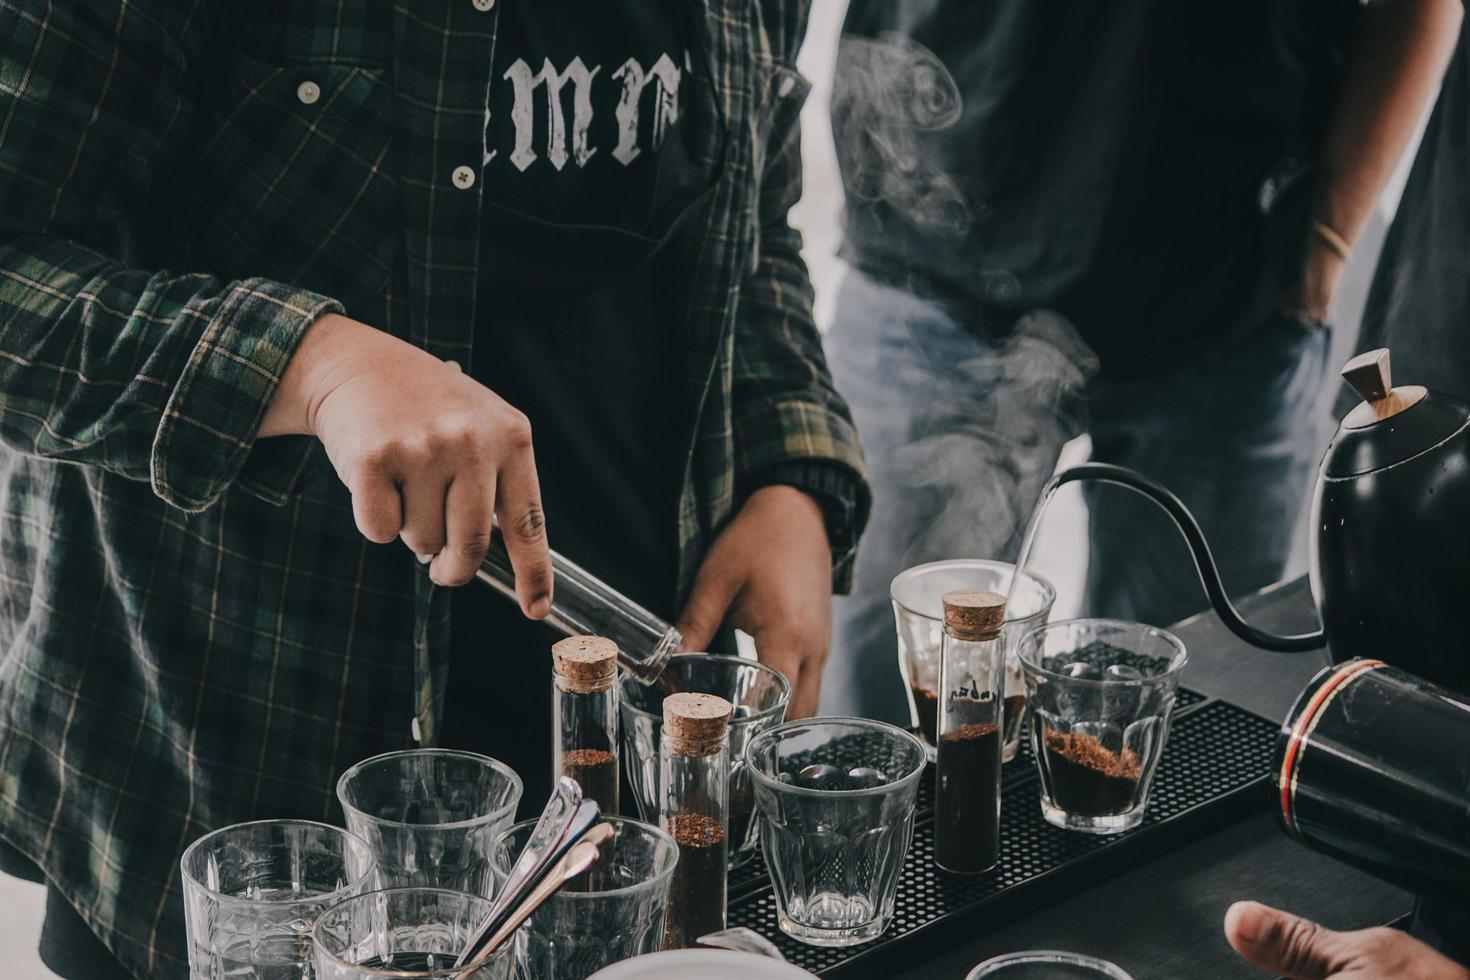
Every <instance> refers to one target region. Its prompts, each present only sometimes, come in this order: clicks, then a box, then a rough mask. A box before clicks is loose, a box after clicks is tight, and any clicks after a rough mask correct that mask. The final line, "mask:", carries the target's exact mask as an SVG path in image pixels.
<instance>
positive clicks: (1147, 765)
mask: <svg viewBox="0 0 1470 980" xmlns="http://www.w3.org/2000/svg"><path fill="white" fill-rule="evenodd" d="M1020 658H1021V669H1022V670H1023V671H1024V672H1025V675H1026V690H1027V697H1028V699H1029V701H1030V706H1029V712H1030V713H1029V717H1030V720H1031V721H1030V732H1031V749H1032V752H1034V753H1035V756H1036V768H1037V770H1038V771H1039V772H1040V774H1041V813H1042V816H1044V817H1045V818H1046V820H1047V822H1049V823H1052V824H1055V825H1056V826H1058V827H1063V828H1066V829H1068V830H1080V831H1083V832H1085V833H1090V834H1116V833H1119V832H1121V831H1124V830H1129V829H1131V828H1133V827H1136V826H1138V824H1139V823H1140V822H1142V820H1143V813H1144V809H1145V807H1147V805H1148V793H1149V788H1150V787H1151V786H1152V785H1153V778H1154V771H1155V770H1156V769H1158V766H1159V759H1160V758H1161V757H1162V756H1163V754H1164V743H1165V742H1166V741H1167V740H1168V737H1169V720H1170V716H1171V715H1172V713H1173V710H1174V695H1175V693H1176V692H1177V691H1178V690H1179V673H1180V671H1182V670H1183V669H1184V664H1185V662H1186V660H1187V657H1186V656H1185V652H1184V644H1183V643H1181V642H1180V641H1179V638H1178V637H1176V636H1174V635H1173V634H1172V633H1168V632H1165V631H1164V630H1161V629H1158V628H1156V627H1153V626H1146V625H1144V624H1143V623H1129V622H1123V621H1121V620H1113V619H1069V620H1065V621H1063V622H1060V623H1052V624H1050V625H1049V626H1038V627H1036V628H1035V629H1033V630H1032V631H1031V632H1029V633H1027V634H1026V635H1025V636H1024V637H1023V638H1022V639H1021V648H1020Z"/></svg>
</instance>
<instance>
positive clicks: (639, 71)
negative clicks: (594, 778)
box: [0, 0, 867, 980]
mask: <svg viewBox="0 0 1470 980" xmlns="http://www.w3.org/2000/svg"><path fill="white" fill-rule="evenodd" d="M805 18H806V10H805V6H804V5H803V4H799V3H794V2H787V0H757V2H736V0H701V2H699V3H692V4H682V5H675V4H648V3H643V2H640V0H609V2H606V3H599V4H597V5H596V8H595V10H591V9H590V8H588V5H584V4H576V3H570V2H566V0H555V2H553V0H413V2H412V3H389V2H386V0H371V2H368V0H313V2H289V3H288V2H285V0H241V2H225V0H186V2H180V3H162V4H149V3H144V4H138V3H127V2H121V0H117V2H112V3H107V2H96V0H94V2H85V3H84V2H81V0H56V2H45V3H43V2H39V0H0V869H4V870H6V871H9V872H13V873H18V874H20V875H23V876H27V877H31V878H34V879H37V880H41V879H42V878H44V880H45V881H46V882H47V888H48V898H47V916H46V924H45V927H44V930H43V936H42V950H41V952H42V957H43V959H44V960H45V961H46V962H47V963H48V964H50V965H51V966H52V967H53V968H54V969H55V970H56V972H58V973H60V974H62V975H63V976H65V977H67V978H68V980H72V978H77V980H81V978H85V980H113V978H122V977H129V976H131V977H139V978H142V977H147V978H149V980H155V978H158V980H161V978H179V977H183V976H185V975H187V973H188V969H189V967H188V963H187V960H188V953H189V950H188V949H187V948H186V945H187V944H186V942H185V937H184V909H183V901H182V896H181V892H180V883H179V873H180V871H179V856H180V853H181V852H182V851H183V850H184V848H185V847H186V846H187V845H188V844H189V843H190V842H191V841H193V840H195V839H197V838H198V837H200V836H201V835H203V834H205V833H207V832H209V831H211V830H214V829H217V828H219V827H221V826H224V825H227V824H233V823H238V822H242V821H247V820H255V819H266V818H301V819H313V820H325V821H334V822H338V821H340V819H341V814H340V810H339V809H338V807H337V804H336V800H335V798H334V794H333V787H334V785H335V782H336V779H337V777H338V776H339V775H340V774H341V773H342V772H343V771H344V770H345V769H346V768H347V767H348V766H350V765H351V764H352V763H354V762H356V761H359V760H361V759H363V758H366V757H368V756H371V755H375V754H377V753H380V752H385V751H390V750H395V749H403V748H407V747H410V746H412V745H413V744H415V743H418V744H424V745H450V746H461V747H466V748H473V749H479V750H482V751H486V752H488V753H490V754H491V755H495V756H498V757H501V758H503V759H504V760H506V761H508V762H510V763H511V764H512V765H513V766H515V768H517V769H518V770H519V771H520V774H521V776H522V777H523V779H524V784H525V788H526V796H525V797H524V798H523V800H522V803H523V806H524V807H525V808H526V811H535V810H538V809H539V808H540V806H541V805H542V804H543V803H544V800H545V793H546V790H547V788H548V787H549V785H550V782H551V767H550V758H549V748H550V737H549V736H550V734H551V732H550V724H551V712H550V700H549V697H548V693H549V684H548V680H547V676H546V669H547V668H548V667H549V664H550V657H549V654H548V647H549V644H550V642H551V640H553V639H554V638H555V637H554V636H552V635H551V633H550V631H549V630H548V629H546V628H544V627H543V626H541V625H540V624H537V623H534V622H532V619H535V618H540V617H543V616H544V615H545V614H546V612H547V610H548V607H549V605H550V603H551V601H552V600H553V597H554V590H555V583H554V582H553V581H552V576H551V572H550V561H549V555H548V548H549V547H555V548H556V549H557V550H558V551H560V552H563V553H565V554H566V555H567V556H568V557H569V558H570V559H572V560H573V561H575V562H576V563H578V564H580V565H582V566H584V567H586V568H588V569H590V570H591V571H592V572H593V573H595V574H598V575H600V576H602V577H604V578H605V579H606V580H607V581H608V582H609V583H610V584H611V585H613V586H614V587H618V588H621V589H624V590H626V591H627V592H629V593H630V594H631V595H632V596H633V597H634V598H636V599H638V600H639V601H640V602H642V603H643V604H645V605H647V606H648V607H650V608H651V609H653V610H654V611H655V612H657V613H659V614H661V615H663V616H665V617H668V618H670V619H677V622H678V624H679V626H680V628H681V629H682V631H683V633H684V636H685V639H686V642H687V643H688V644H689V645H690V646H691V647H692V648H695V649H709V648H711V647H713V646H716V645H718V644H719V642H720V639H719V638H720V637H721V636H723V635H725V633H726V632H727V631H728V629H729V628H730V627H738V628H743V629H745V630H746V631H747V632H750V633H752V634H753V636H754V638H755V641H756V645H757V652H758V655H759V656H760V657H761V659H762V660H763V661H765V662H767V663H769V664H772V665H773V666H775V667H777V668H778V669H780V670H781V671H782V672H784V673H785V674H786V675H787V676H788V677H789V678H790V680H791V681H792V686H793V692H794V693H793V697H792V701H791V708H790V713H791V715H792V716H793V717H796V716H800V715H803V714H810V713H811V712H812V711H813V710H814V709H815V706H816V702H817V692H818V687H819V684H820V679H821V666H822V662H823V660H824V658H825V656H826V652H827V640H828V616H829V610H830V597H831V594H832V591H833V589H834V588H842V587H844V583H845V581H846V577H847V574H848V572H849V570H850V561H851V555H852V551H853V547H854V545H855V542H856V538H857V535H858V533H859V532H860V530H861V527H862V523H863V520H864V515H865V511H866V508H867V503H866V501H867V489H866V483H865V480H864V465H863V461H862V457H861V453H860V451H859V449H858V445H857V436H856V433H855V432H854V431H853V428H852V423H851V419H850V416H849V414H848V411H847V408H846V406H845V405H844V404H843V402H842V400H841V399H840V398H839V397H838V396H837V394H836V392H835V390H834V389H833V386H832V383H831V379H830V376H829V375H828V373H827V370H826V366H825V363H824V360H823V356H822V350H821V342H820V336H819V335H818V333H817V331H816V328H815V325H814V323H813V319H812V313H811V304H812V290H811V283H810V280H809V277H808V275H807V271H806V267H805V265H804V264H803V263H802V260H801V257H800V246H801V243H800V237H799V235H798V234H797V233H796V231H795V230H794V229H792V228H791V227H790V225H789V223H788V221H787V211H788V210H789V209H790V208H791V206H792V205H793V204H794V203H795V202H796V200H797V199H798V198H799V197H800V194H801V163H800V153H799V148H800V140H799V138H798V134H797V121H798V119H799V112H800V105H801V103H802V100H803V98H804V96H805V94H806V92H807V89H808V86H807V84H806V82H805V80H804V79H802V78H801V77H800V75H799V73H798V72H797V71H796V68H795V58H796V52H797V49H798V47H799V45H800V41H801V36H802V33H803V31H804V27H805ZM492 518H493V519H494V520H495V521H496V522H497V523H498V527H499V532H498V535H503V537H504V539H505V542H506V546H507V548H508V550H509V553H510V558H511V561H512V563H513V565H514V567H515V572H516V587H517V594H518V597H519V602H518V603H508V602H506V601H504V600H503V599H501V598H500V597H499V596H497V595H495V594H493V593H492V592H490V591H489V590H486V589H482V588H479V587H474V586H472V587H469V588H463V589H456V588H452V587H454V586H461V585H464V584H465V583H467V582H468V581H469V580H470V579H471V578H472V577H473V575H474V573H475V571H476V569H477V568H478V566H479V564H480V562H481V560H482V558H483V557H484V556H485V554H486V551H487V547H488V546H489V544H490V541H491V535H492ZM416 555H417V556H420V557H421V558H422V559H424V560H423V561H419V560H416V558H415V556H416ZM197 956H198V954H197V953H196V959H197Z"/></svg>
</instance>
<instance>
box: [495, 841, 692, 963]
mask: <svg viewBox="0 0 1470 980" xmlns="http://www.w3.org/2000/svg"><path fill="white" fill-rule="evenodd" d="M604 822H605V823H609V824H611V825H612V826H613V836H612V837H611V839H609V841H608V842H607V843H606V844H603V845H601V846H600V847H599V851H600V852H601V856H600V857H599V858H598V860H597V863H596V864H594V865H593V866H592V867H591V868H590V869H588V870H587V871H586V872H585V873H584V874H583V875H582V876H581V877H578V878H575V879H573V880H572V881H571V882H569V883H568V884H567V885H566V887H564V888H562V889H561V891H559V892H557V893H556V894H555V895H553V896H551V898H550V899H548V900H547V901H546V904H544V905H542V906H541V907H540V908H538V909H537V910H536V911H535V912H533V913H532V914H531V917H530V918H529V919H527V920H526V924H525V925H523V926H521V928H520V929H519V930H517V931H516V935H515V949H516V961H517V962H518V963H519V965H520V970H521V975H522V976H523V977H526V978H531V977H555V978H556V980H583V978H585V977H590V976H591V975H592V974H594V973H596V972H597V971H598V970H600V969H602V968H603V967H605V966H607V965H608V964H610V963H616V962H617V961H618V960H626V959H629V958H631V957H634V956H640V955H642V954H643V953H651V952H653V951H654V950H656V949H658V948H659V945H660V943H661V942H662V940H663V935H664V912H665V910H666V909H667V907H668V900H669V881H670V879H671V878H672V877H673V873H674V864H675V863H676V862H677V861H678V859H679V848H678V846H677V845H675V843H674V839H673V838H672V837H670V836H669V835H668V834H666V833H664V832H663V831H662V830H660V829H659V828H657V827H654V826H652V825H651V824H646V823H640V822H639V821H637V820H628V819H623V818H612V819H607V820H605V821H604ZM534 827H535V821H531V820H528V821H525V822H523V823H518V824H516V825H515V826H514V827H511V828H510V829H509V830H507V831H505V832H504V833H503V834H501V835H500V837H499V838H498V839H497V840H496V842H495V846H494V848H493V849H492V852H491V867H492V868H493V869H494V872H495V880H496V881H497V882H503V881H505V878H506V875H507V874H508V872H509V871H510V868H511V866H512V865H513V864H514V863H515V859H516V856H517V855H518V854H520V853H521V851H522V850H523V849H524V848H525V846H526V842H527V841H528V840H530V837H531V831H532V830H533V829H534Z"/></svg>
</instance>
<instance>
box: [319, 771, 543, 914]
mask: <svg viewBox="0 0 1470 980" xmlns="http://www.w3.org/2000/svg"><path fill="white" fill-rule="evenodd" d="M337 799H338V800H340V801H341V802H342V809H343V811H344V812H345V813H346V814H347V827H348V829H350V830H351V831H352V832H353V833H354V834H357V835H358V836H359V837H361V838H362V839H363V840H365V841H367V843H368V846H369V847H370V848H372V852H373V857H374V858H375V859H376V860H377V863H378V871H379V874H380V876H381V877H382V880H383V884H384V885H385V886H387V887H390V888H399V887H404V886H409V885H416V886H420V887H427V888H448V889H452V890H454V891H463V892H470V893H472V894H476V895H484V896H486V897H490V895H491V888H492V886H493V882H492V880H491V876H490V871H489V855H490V845H491V844H492V843H494V841H495V837H496V835H498V834H499V833H500V832H501V831H502V830H504V829H505V828H506V827H508V826H510V822H511V821H512V820H513V819H515V812H516V804H517V803H519V802H520V799H521V777H519V776H517V775H516V774H515V772H514V771H512V770H511V768H510V767H509V766H507V765H506V764H505V763H503V762H500V761H497V760H495V759H492V758H490V757H489V756H484V755H476V754H475V753H473V752H453V751H450V750H448V749H409V750H407V751H404V752H388V753H386V754H384V755H378V756H373V757H372V758H371V759H365V760H363V761H362V762H359V763H357V765H355V766H353V767H352V768H350V769H348V770H347V771H346V772H344V773H343V774H342V778H341V779H339V780H337Z"/></svg>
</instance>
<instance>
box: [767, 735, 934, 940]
mask: <svg viewBox="0 0 1470 980" xmlns="http://www.w3.org/2000/svg"><path fill="white" fill-rule="evenodd" d="M924 761H925V753H924V743H923V742H921V741H919V739H918V738H917V737H916V736H914V735H912V734H910V733H909V732H906V731H904V730H903V729H901V728H898V727H896V726H894V725H889V724H886V723H884V722H881V721H870V720H868V719H865V718H816V719H809V720H804V721H790V722H787V723H785V724H783V725H778V726H776V727H775V728H772V729H771V730H770V731H767V732H764V733H763V734H760V735H757V736H756V737H755V739H754V740H752V741H751V743H750V746H749V748H747V749H746V764H747V765H748V766H749V767H750V773H751V778H752V779H753V780H754V781H755V798H756V804H757V806H758V807H759V808H760V812H761V817H762V820H761V847H762V850H763V851H764V853H765V858H766V865H767V867H768V868H769V869H770V872H771V880H772V883H773V885H774V886H775V897H776V917H777V921H778V923H779V924H780V927H781V931H782V932H785V933H786V934H787V935H789V936H791V937H792V938H794V939H797V940H800V941H801V942H804V943H810V944H811V945H814V946H851V945H855V944H857V943H862V942H867V941H868V940H870V939H874V938H876V937H877V936H879V935H881V934H882V932H883V930H884V929H886V928H888V923H889V922H890V921H892V919H893V906H894V898H895V896H896V895H897V892H898V879H899V874H900V872H901V871H902V870H903V861H904V856H905V855H906V854H907V853H908V849H909V842H910V841H911V840H912V839H913V831H914V805H915V803H916V801H917V800H918V795H919V779H920V776H921V775H922V773H923V771H924Z"/></svg>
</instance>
